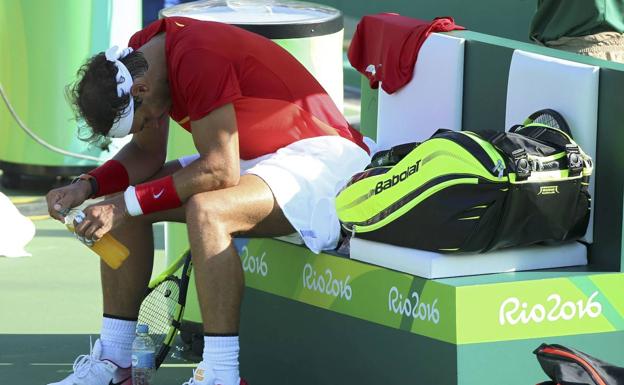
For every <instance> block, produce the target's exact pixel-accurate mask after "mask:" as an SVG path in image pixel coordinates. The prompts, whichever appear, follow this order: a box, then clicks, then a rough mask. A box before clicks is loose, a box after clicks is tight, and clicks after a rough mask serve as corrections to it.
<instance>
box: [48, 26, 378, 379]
mask: <svg viewBox="0 0 624 385" xmlns="http://www.w3.org/2000/svg"><path fill="white" fill-rule="evenodd" d="M69 94H70V99H71V101H72V103H73V105H74V107H75V110H76V113H77V116H78V117H79V118H80V119H81V120H83V121H84V122H85V123H86V125H88V127H89V128H90V129H91V130H92V133H93V136H92V138H91V139H94V140H95V139H98V138H101V137H124V136H126V135H129V134H132V140H131V141H130V142H129V143H128V144H127V145H125V146H124V147H123V148H122V149H121V150H120V151H119V152H118V153H117V154H116V155H115V156H114V158H113V159H112V160H109V161H107V162H106V163H104V164H103V165H102V166H100V167H98V168H96V169H94V170H92V171H91V172H89V173H88V174H86V175H82V176H80V178H78V179H77V181H76V182H75V183H72V184H70V185H68V186H65V187H62V188H58V189H54V190H52V191H50V192H49V193H48V195H47V203H48V209H49V212H50V215H52V216H53V217H54V218H56V219H59V220H62V215H61V214H60V212H63V211H64V210H66V209H68V208H71V207H75V206H78V205H80V204H82V203H83V202H84V201H85V200H86V199H88V198H90V197H100V196H106V198H105V199H104V200H102V201H98V202H97V203H96V204H93V205H91V206H88V207H87V208H86V209H85V210H84V211H85V214H86V219H85V220H84V221H83V222H82V223H81V224H80V225H79V226H78V227H77V228H76V232H77V234H78V235H79V236H82V237H84V238H85V239H86V240H92V241H95V242H97V240H98V239H99V238H101V237H102V236H103V235H104V234H106V233H109V232H110V233H111V234H112V235H113V236H114V237H115V238H117V239H118V240H119V241H121V242H122V243H123V244H125V245H126V246H127V247H128V249H129V250H130V256H129V257H128V259H127V260H126V261H125V263H124V264H123V265H122V266H121V267H120V268H119V269H117V270H112V269H110V268H109V267H108V266H107V265H105V264H102V265H101V277H102V289H103V298H104V299H103V302H104V309H103V322H102V329H101V334H100V338H99V340H98V341H96V343H95V346H94V347H93V349H92V352H91V354H90V355H83V356H80V357H79V358H78V359H76V362H75V364H74V372H73V373H72V374H71V375H69V377H67V378H65V379H64V380H62V381H61V382H56V383H55V384H64V385H65V384H67V385H68V384H72V385H83V384H84V385H119V384H123V385H129V384H130V383H131V380H130V378H129V377H130V371H129V367H130V366H131V354H130V351H131V343H132V340H133V338H134V335H135V326H136V320H137V315H138V311H139V306H140V303H141V300H142V297H143V295H144V293H145V290H146V287H147V283H148V280H149V278H150V274H151V271H152V262H153V253H154V245H153V239H152V224H153V223H154V222H159V221H176V222H186V224H187V227H188V235H189V240H190V247H191V251H192V255H193V263H194V268H195V279H196V286H197V291H198V297H199V302H200V310H201V315H202V320H203V328H204V332H205V338H204V342H205V344H204V346H205V347H204V352H203V361H201V363H200V364H199V366H198V367H197V369H196V370H194V371H193V377H192V378H191V380H190V381H189V382H187V384H201V385H207V384H210V385H213V384H215V385H216V384H218V385H239V384H242V383H244V381H243V380H241V379H240V376H239V369H238V368H239V364H238V356H239V339H238V327H239V319H240V305H241V299H242V295H243V287H244V282H243V279H244V278H243V270H242V268H241V261H240V258H239V256H238V254H237V252H236V249H235V247H234V245H233V242H232V238H233V237H234V236H238V235H242V236H248V237H266V236H269V237H273V236H283V235H289V234H292V233H298V234H299V235H300V236H301V238H302V239H303V241H304V242H305V244H306V246H307V247H308V248H310V249H311V250H312V251H314V252H320V251H321V250H325V249H332V248H335V247H336V244H337V241H338V237H339V224H338V220H337V218H336V215H335V211H334V208H333V198H334V197H335V194H336V193H337V191H338V189H340V188H341V187H342V185H343V184H344V183H345V182H346V181H347V180H348V179H349V178H350V177H351V175H353V174H354V173H356V172H358V171H360V170H362V169H363V168H364V167H365V166H366V165H367V164H368V163H369V161H370V158H369V154H368V148H367V146H366V145H365V144H364V142H363V138H362V136H361V135H360V134H359V133H358V132H357V131H355V130H353V129H352V128H351V127H350V126H349V124H348V123H347V122H346V120H345V118H344V117H343V116H342V114H341V113H340V111H339V110H338V108H337V107H336V106H335V104H334V103H333V102H332V100H331V99H330V97H329V96H328V94H327V93H326V91H325V90H324V89H323V88H322V87H321V86H320V85H319V83H318V82H317V81H316V80H315V79H314V77H313V76H312V75H311V74H310V73H309V72H308V71H306V69H305V68H304V67H303V66H302V65H301V64H300V63H299V62H297V60H296V59H294V58H293V57H292V56H291V55H290V54H289V53H287V52H286V51H285V50H284V49H282V48H281V47H279V46H278V45H276V44H275V43H273V42H272V41H270V40H268V39H266V38H264V37H261V36H259V35H256V34H253V33H251V32H247V31H245V30H242V29H239V28H237V27H234V26H230V25H227V24H221V23H216V22H206V21H197V20H193V19H189V18H183V17H171V18H166V19H162V20H158V21H155V22H154V23H152V24H150V25H149V26H147V27H146V28H145V29H143V30H141V31H139V32H137V33H135V34H134V36H133V37H132V38H131V39H130V42H129V47H128V48H124V49H120V48H118V47H112V48H111V49H109V50H107V51H106V52H105V53H100V54H97V55H95V56H93V57H92V58H90V59H89V60H88V61H87V62H86V63H85V64H84V65H83V66H82V67H81V68H80V69H79V71H78V79H77V81H76V83H74V84H73V85H72V86H71V87H70V88H69ZM170 118H171V119H173V120H175V121H176V122H177V123H178V124H179V125H180V126H182V127H183V128H184V129H185V130H187V131H188V132H189V133H190V134H191V135H192V137H193V142H194V144H195V147H196V149H197V153H196V154H191V155H190V156H188V157H184V158H181V159H179V160H177V161H173V162H168V163H165V159H166V155H167V154H166V148H167V136H168V130H169V120H170ZM176 129H179V128H176ZM120 192H121V193H120ZM116 193H119V194H116Z"/></svg>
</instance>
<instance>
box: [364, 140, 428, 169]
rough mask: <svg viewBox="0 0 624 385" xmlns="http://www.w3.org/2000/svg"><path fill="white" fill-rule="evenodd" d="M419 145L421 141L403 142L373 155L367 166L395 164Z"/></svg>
mask: <svg viewBox="0 0 624 385" xmlns="http://www.w3.org/2000/svg"><path fill="white" fill-rule="evenodd" d="M419 145H420V142H410V143H402V144H398V145H396V146H393V147H391V148H390V149H389V150H383V151H379V152H377V153H375V155H373V158H372V159H371V162H370V164H369V165H368V166H367V167H366V168H367V169H368V168H372V167H383V166H393V165H395V164H397V163H399V162H400V161H401V160H402V159H403V158H405V156H407V154H409V153H410V152H412V150H414V149H415V148H416V147H418V146H419Z"/></svg>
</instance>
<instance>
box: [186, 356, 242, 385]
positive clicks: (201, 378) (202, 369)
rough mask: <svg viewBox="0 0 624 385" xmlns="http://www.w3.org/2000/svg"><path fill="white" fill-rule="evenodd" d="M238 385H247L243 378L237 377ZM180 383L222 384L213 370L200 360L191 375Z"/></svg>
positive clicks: (192, 384) (196, 384)
mask: <svg viewBox="0 0 624 385" xmlns="http://www.w3.org/2000/svg"><path fill="white" fill-rule="evenodd" d="M239 384H240V385H247V382H246V381H245V380H243V379H239ZM182 385H223V382H222V381H221V380H220V379H218V378H217V376H216V375H215V372H214V371H213V370H212V368H210V367H209V366H208V365H207V364H205V363H204V361H202V362H200V363H199V365H198V366H197V369H195V370H193V377H191V379H190V380H188V381H187V382H185V383H184V384H182Z"/></svg>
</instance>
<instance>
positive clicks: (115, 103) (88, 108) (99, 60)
mask: <svg viewBox="0 0 624 385" xmlns="http://www.w3.org/2000/svg"><path fill="white" fill-rule="evenodd" d="M120 61H121V62H122V63H123V64H124V65H125V66H126V67H127V68H128V71H130V74H131V75H132V79H136V78H137V77H139V76H142V75H144V74H145V72H146V71H147V68H148V65H147V60H145V58H144V57H143V53H142V52H139V51H133V52H131V53H130V54H129V55H128V56H126V57H124V58H123V59H121V60H120ZM117 71H118V69H117V66H115V64H114V63H113V62H111V61H108V60H107V59H106V57H105V56H104V52H100V53H98V54H97V55H94V56H92V57H91V58H89V59H88V60H87V61H86V62H85V63H84V64H83V65H82V66H81V67H80V68H79V69H78V72H77V73H76V78H77V80H76V82H74V83H72V84H69V85H68V86H67V88H66V95H67V99H68V100H69V102H70V104H71V106H72V109H73V110H74V115H75V117H76V119H77V120H78V121H81V120H82V121H84V123H85V124H86V125H87V126H88V127H82V128H87V129H88V131H89V136H87V137H82V138H81V139H83V140H86V141H88V142H92V143H95V142H98V141H101V140H102V139H104V137H105V136H106V134H107V133H108V132H109V131H110V129H111V127H112V126H113V123H114V122H116V121H117V120H119V118H120V117H121V113H122V112H123V111H124V110H125V109H126V107H127V106H128V103H130V95H129V94H127V95H123V96H121V97H119V96H117V81H116V79H115V77H116V75H117ZM140 104H141V100H138V99H137V98H135V100H134V110H135V111H136V110H137V109H138V108H139V106H140ZM82 128H81V131H82Z"/></svg>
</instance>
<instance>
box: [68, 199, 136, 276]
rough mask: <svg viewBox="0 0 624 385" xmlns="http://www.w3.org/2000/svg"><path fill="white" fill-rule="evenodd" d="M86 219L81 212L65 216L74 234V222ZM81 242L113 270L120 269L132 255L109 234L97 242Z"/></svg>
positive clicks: (73, 211)
mask: <svg viewBox="0 0 624 385" xmlns="http://www.w3.org/2000/svg"><path fill="white" fill-rule="evenodd" d="M84 217H85V215H84V213H83V212H82V211H81V210H77V209H72V210H70V211H69V213H68V214H67V215H66V216H65V226H66V227H67V229H69V231H71V232H72V233H73V232H74V226H75V224H74V222H75V223H76V224H78V223H80V222H82V220H83V219H84ZM81 241H82V242H83V243H84V244H85V245H87V246H88V247H89V248H90V249H91V250H93V251H95V253H96V254H98V255H99V256H100V258H102V260H103V261H104V262H106V264H107V265H108V266H110V267H111V268H113V269H117V268H119V266H121V264H122V263H123V262H124V261H125V260H126V258H128V255H130V251H128V248H127V247H126V246H124V245H123V244H122V243H121V242H119V241H118V240H117V239H115V238H114V237H113V236H112V235H110V234H108V233H107V234H106V235H104V236H103V237H102V239H100V240H99V241H97V242H91V241H88V240H82V239H81Z"/></svg>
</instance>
